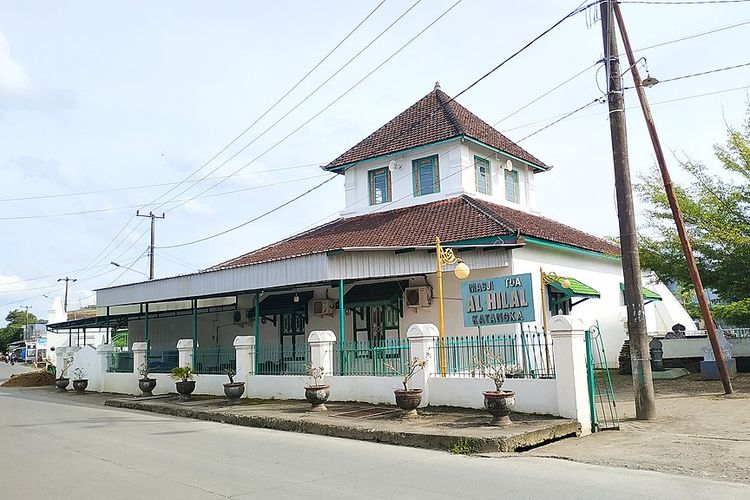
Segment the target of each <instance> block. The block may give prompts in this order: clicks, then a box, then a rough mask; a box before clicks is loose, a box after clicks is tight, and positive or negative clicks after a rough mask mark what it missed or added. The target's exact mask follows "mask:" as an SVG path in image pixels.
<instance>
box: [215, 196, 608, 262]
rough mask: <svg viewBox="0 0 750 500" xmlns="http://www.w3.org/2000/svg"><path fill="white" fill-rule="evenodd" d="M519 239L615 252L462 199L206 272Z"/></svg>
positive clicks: (320, 233) (281, 245) (337, 227)
mask: <svg viewBox="0 0 750 500" xmlns="http://www.w3.org/2000/svg"><path fill="white" fill-rule="evenodd" d="M512 234H521V235H525V236H532V237H536V238H541V239H544V240H549V241H552V242H556V243H563V244H567V245H572V246H574V247H579V248H583V249H586V250H592V251H595V252H601V253H607V254H619V253H620V250H619V248H618V247H617V246H615V245H612V244H610V243H608V242H606V241H604V240H602V239H600V238H597V237H595V236H592V235H590V234H587V233H584V232H582V231H579V230H577V229H574V228H572V227H570V226H566V225H564V224H561V223H559V222H556V221H554V220H552V219H548V218H546V217H541V216H539V215H533V214H530V213H527V212H522V211H520V210H515V209H513V208H510V207H506V206H502V205H496V204H494V203H489V202H486V201H482V200H478V199H476V198H472V197H470V196H467V195H461V196H458V197H455V198H449V199H446V200H440V201H435V202H432V203H425V204H422V205H416V206H410V207H405V208H398V209H395V210H388V211H384V212H376V213H372V214H366V215H360V216H356V217H346V218H341V219H337V220H335V221H333V222H329V223H328V224H324V225H322V226H319V227H317V228H315V229H311V230H309V231H306V232H304V233H300V234H298V235H295V236H292V237H290V238H287V239H285V240H281V241H279V242H277V243H273V244H271V245H268V246H266V247H263V248H260V249H258V250H255V251H253V252H250V253H247V254H244V255H241V256H239V257H236V258H234V259H231V260H228V261H226V262H222V263H221V264H217V265H216V266H214V267H212V268H211V269H208V270H218V269H226V268H230V267H238V266H247V265H252V264H258V263H261V262H268V261H273V260H281V259H288V258H291V257H299V256H302V255H311V254H316V253H323V252H328V251H331V250H339V249H342V248H356V247H360V248H361V247H415V246H429V245H434V244H435V236H440V238H441V239H442V240H443V241H444V242H445V243H451V242H457V241H463V240H470V239H476V238H487V237H493V236H503V235H512Z"/></svg>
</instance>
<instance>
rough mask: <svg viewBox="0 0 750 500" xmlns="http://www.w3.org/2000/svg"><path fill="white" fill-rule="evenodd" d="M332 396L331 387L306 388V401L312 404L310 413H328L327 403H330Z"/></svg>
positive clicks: (312, 386) (313, 386)
mask: <svg viewBox="0 0 750 500" xmlns="http://www.w3.org/2000/svg"><path fill="white" fill-rule="evenodd" d="M330 395H331V386H330V385H310V386H307V387H305V399H307V400H308V401H309V402H310V404H312V406H311V407H310V411H326V410H327V409H328V408H326V405H325V402H326V401H328V397H329V396H330Z"/></svg>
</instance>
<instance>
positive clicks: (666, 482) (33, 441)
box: [0, 364, 750, 500]
mask: <svg viewBox="0 0 750 500" xmlns="http://www.w3.org/2000/svg"><path fill="white" fill-rule="evenodd" d="M2 372H3V368H2V364H0V378H3V373H2ZM6 376H7V375H6ZM44 391H47V389H41V390H40V389H36V390H34V389H31V390H20V391H19V390H3V389H0V457H1V458H0V497H1V498H3V499H16V498H18V499H21V498H22V499H53V498H54V499H63V500H64V499H76V500H81V499H100V498H107V499H108V500H113V499H120V498H122V499H134V498H137V499H151V498H158V499H180V500H186V499H193V498H327V499H338V498H346V499H357V498H363V499H365V498H366V499H378V498H383V499H386V498H387V499H389V500H392V499H396V498H414V499H421V498H429V499H444V498H445V499H468V498H481V499H486V498H524V499H526V498H540V499H544V500H550V499H568V498H571V499H572V498H575V499H580V498H582V497H584V496H585V497H591V496H592V495H596V496H599V497H604V498H607V500H615V499H636V498H637V499H639V500H643V499H649V498H654V499H659V500H663V499H671V498H674V499H685V498H691V499H700V498H706V499H709V498H710V499H716V498H721V499H733V498H738V499H739V498H742V499H747V498H750V486H746V485H740V484H734V483H721V482H713V481H707V480H702V479H694V478H687V477H681V476H673V475H667V474H662V473H655V472H644V471H634V470H628V469H618V468H609V467H600V466H594V465H586V464H578V463H573V462H567V461H560V460H555V459H549V458H533V457H518V456H508V457H505V458H477V457H464V456H455V455H450V454H448V453H444V452H435V451H427V450H419V449H412V448H401V447H396V446H388V445H379V444H374V443H365V442H359V441H350V440H344V439H337V438H329V437H322V436H312V435H305V434H295V433H285V432H279V431H271V430H265V429H252V428H245V427H236V426H231V425H224V424H217V423H212V422H202V421H196V420H187V419H178V418H174V417H167V416H162V415H155V414H150V413H148V414H147V413H138V412H131V411H123V410H117V409H111V408H105V407H101V406H93V405H90V404H88V403H87V401H101V398H98V397H96V396H76V395H72V394H71V395H70V396H69V397H68V396H66V397H65V398H63V399H62V400H61V399H60V398H50V397H49V396H48V395H47V393H45V392H44Z"/></svg>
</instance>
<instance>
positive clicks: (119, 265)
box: [110, 261, 148, 278]
mask: <svg viewBox="0 0 750 500" xmlns="http://www.w3.org/2000/svg"><path fill="white" fill-rule="evenodd" d="M110 264H112V265H113V266H115V267H121V268H123V269H127V270H128V271H133V272H134V273H138V274H142V275H144V276H145V277H147V278H148V275H147V274H146V273H144V272H142V271H139V270H138V269H133V268H132V267H128V266H123V265H122V264H118V263H117V262H115V261H112V262H110Z"/></svg>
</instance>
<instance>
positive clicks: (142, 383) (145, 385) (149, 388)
mask: <svg viewBox="0 0 750 500" xmlns="http://www.w3.org/2000/svg"><path fill="white" fill-rule="evenodd" d="M138 388H139V389H140V390H141V393H142V394H141V397H145V396H153V395H154V393H153V390H154V388H156V379H155V378H148V377H144V378H142V379H139V380H138Z"/></svg>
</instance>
